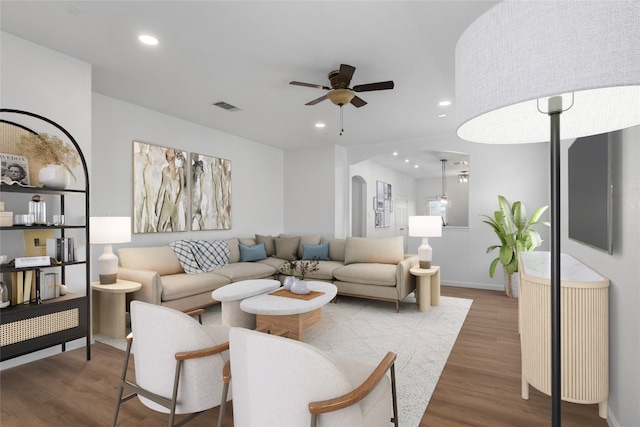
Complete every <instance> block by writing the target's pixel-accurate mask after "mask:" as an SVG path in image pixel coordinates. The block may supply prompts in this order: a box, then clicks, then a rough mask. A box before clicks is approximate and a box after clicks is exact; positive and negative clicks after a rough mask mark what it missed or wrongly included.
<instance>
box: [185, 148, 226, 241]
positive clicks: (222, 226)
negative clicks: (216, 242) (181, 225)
mask: <svg viewBox="0 0 640 427" xmlns="http://www.w3.org/2000/svg"><path fill="white" fill-rule="evenodd" d="M190 223H191V230H229V229H230V228H231V160H228V159H222V158H220V157H211V156H205V155H203V154H197V153H191V221H190Z"/></svg>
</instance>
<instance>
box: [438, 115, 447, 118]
mask: <svg viewBox="0 0 640 427" xmlns="http://www.w3.org/2000/svg"><path fill="white" fill-rule="evenodd" d="M438 117H439V118H443V117H447V115H446V114H438Z"/></svg>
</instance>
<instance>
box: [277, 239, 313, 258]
mask: <svg viewBox="0 0 640 427" xmlns="http://www.w3.org/2000/svg"><path fill="white" fill-rule="evenodd" d="M278 237H280V238H281V239H291V238H294V237H297V238H299V239H300V240H299V242H298V253H297V257H298V259H300V258H302V253H303V250H302V245H303V244H305V245H319V244H320V241H321V240H322V236H321V235H320V234H303V235H301V236H298V235H295V234H284V233H282V234H280V235H279V236H278Z"/></svg>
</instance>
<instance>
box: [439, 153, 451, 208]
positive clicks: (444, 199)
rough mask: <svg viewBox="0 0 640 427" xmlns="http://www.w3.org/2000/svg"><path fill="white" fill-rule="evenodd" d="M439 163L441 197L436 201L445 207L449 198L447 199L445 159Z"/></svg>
mask: <svg viewBox="0 0 640 427" xmlns="http://www.w3.org/2000/svg"><path fill="white" fill-rule="evenodd" d="M440 161H441V162H442V195H441V196H438V197H437V198H436V200H438V201H439V202H440V203H442V204H443V205H445V206H446V205H448V204H449V198H448V197H447V177H446V176H445V168H446V167H445V165H446V164H447V159H441V160H440Z"/></svg>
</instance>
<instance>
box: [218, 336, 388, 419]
mask: <svg viewBox="0 0 640 427" xmlns="http://www.w3.org/2000/svg"><path fill="white" fill-rule="evenodd" d="M229 347H230V350H229V351H230V357H231V363H230V364H231V379H232V381H233V425H234V427H249V426H251V427H255V426H260V427H280V426H305V425H311V426H316V425H319V426H350V427H353V426H362V427H365V426H366V427H375V426H385V427H388V426H389V424H390V423H391V422H393V423H394V424H395V425H396V426H397V425H398V416H397V412H398V411H397V402H396V393H395V391H396V389H395V368H394V362H395V358H396V354H395V353H392V352H389V353H387V355H386V356H385V357H384V358H383V359H382V361H381V362H380V363H379V364H378V366H372V365H369V364H366V363H362V362H360V361H356V360H353V359H348V358H344V357H338V356H336V355H330V354H328V353H324V352H322V351H320V350H318V349H316V348H315V347H313V346H311V345H309V344H305V343H303V342H300V341H296V340H291V339H287V338H282V337H278V336H274V335H269V334H264V333H260V332H256V331H252V330H248V329H243V328H231V331H230V333H229ZM387 372H390V375H387Z"/></svg>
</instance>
